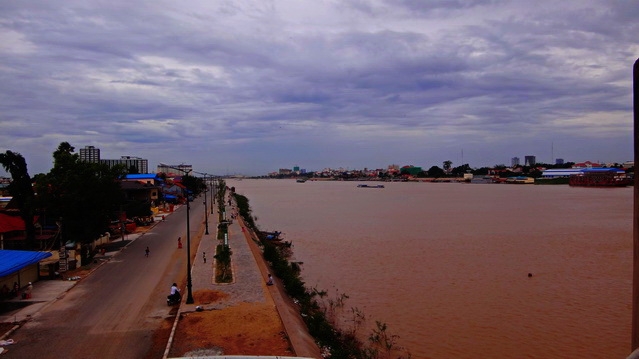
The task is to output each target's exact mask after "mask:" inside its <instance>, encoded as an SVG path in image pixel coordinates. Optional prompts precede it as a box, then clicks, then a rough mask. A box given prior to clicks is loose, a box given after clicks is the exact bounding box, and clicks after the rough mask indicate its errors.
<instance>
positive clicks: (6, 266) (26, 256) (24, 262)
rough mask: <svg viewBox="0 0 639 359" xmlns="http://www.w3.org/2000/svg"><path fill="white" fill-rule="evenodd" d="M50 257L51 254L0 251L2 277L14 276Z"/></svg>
mask: <svg viewBox="0 0 639 359" xmlns="http://www.w3.org/2000/svg"><path fill="white" fill-rule="evenodd" d="M48 257H51V253H49V252H36V251H14V250H7V249H0V277H5V276H8V275H10V274H13V273H15V272H17V271H19V270H20V269H22V268H24V267H27V266H30V265H32V264H35V263H38V262H40V261H41V260H43V259H45V258H48Z"/></svg>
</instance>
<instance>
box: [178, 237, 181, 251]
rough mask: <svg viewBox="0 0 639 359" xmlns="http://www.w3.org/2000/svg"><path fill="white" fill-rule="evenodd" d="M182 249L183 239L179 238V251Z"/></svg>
mask: <svg viewBox="0 0 639 359" xmlns="http://www.w3.org/2000/svg"><path fill="white" fill-rule="evenodd" d="M180 248H182V237H178V249H180Z"/></svg>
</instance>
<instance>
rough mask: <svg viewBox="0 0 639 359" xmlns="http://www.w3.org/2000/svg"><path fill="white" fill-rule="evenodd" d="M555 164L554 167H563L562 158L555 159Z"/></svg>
mask: <svg viewBox="0 0 639 359" xmlns="http://www.w3.org/2000/svg"><path fill="white" fill-rule="evenodd" d="M555 164H556V165H563V164H564V159H563V158H556V159H555Z"/></svg>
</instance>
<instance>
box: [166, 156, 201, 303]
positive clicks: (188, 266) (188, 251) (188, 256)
mask: <svg viewBox="0 0 639 359" xmlns="http://www.w3.org/2000/svg"><path fill="white" fill-rule="evenodd" d="M160 166H163V167H167V168H172V169H174V170H178V171H180V172H183V173H184V174H185V176H188V175H189V173H191V172H192V171H193V170H192V169H191V170H189V171H185V170H184V169H183V168H177V167H172V166H168V165H165V164H162V163H160ZM205 207H206V206H205ZM190 212H191V202H190V201H189V189H188V188H187V189H186V293H187V296H186V304H193V302H194V300H193V280H192V279H191V220H190V219H191V218H190Z"/></svg>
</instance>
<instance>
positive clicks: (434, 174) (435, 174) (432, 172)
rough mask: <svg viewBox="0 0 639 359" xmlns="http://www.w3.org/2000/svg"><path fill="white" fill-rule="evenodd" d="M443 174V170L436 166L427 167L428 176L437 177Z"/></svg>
mask: <svg viewBox="0 0 639 359" xmlns="http://www.w3.org/2000/svg"><path fill="white" fill-rule="evenodd" d="M444 175H445V173H444V170H443V169H441V168H439V167H437V166H433V167H431V168H429V169H428V176H430V177H435V178H439V177H443V176H444Z"/></svg>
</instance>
